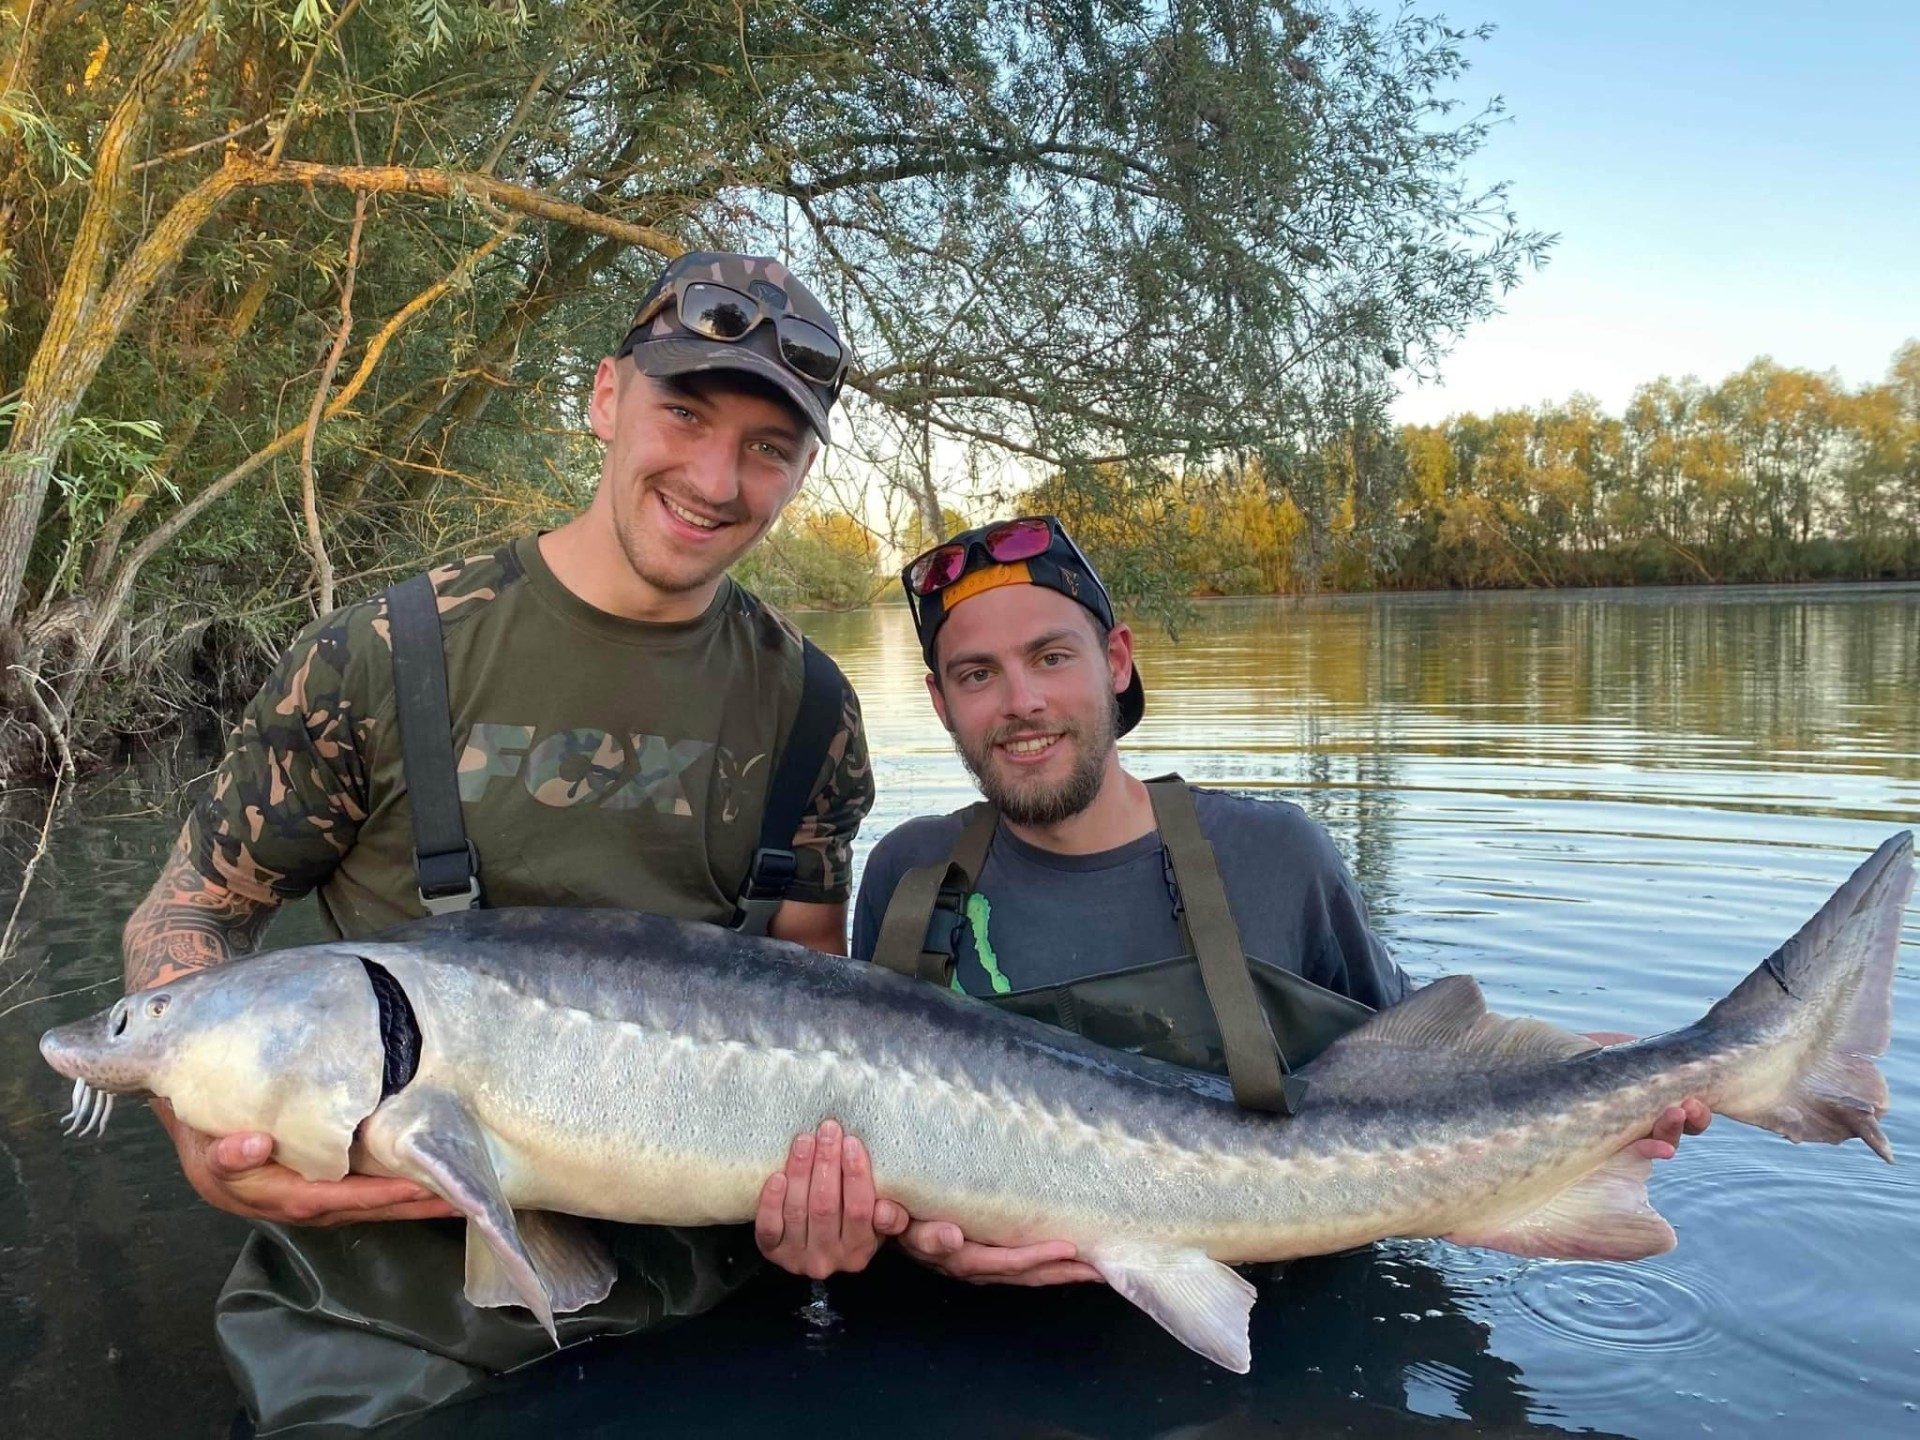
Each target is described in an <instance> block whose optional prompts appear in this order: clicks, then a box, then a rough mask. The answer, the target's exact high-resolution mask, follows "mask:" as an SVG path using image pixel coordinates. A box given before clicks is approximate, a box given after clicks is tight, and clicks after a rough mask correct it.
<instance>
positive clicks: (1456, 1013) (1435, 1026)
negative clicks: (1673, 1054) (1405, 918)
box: [1336, 975, 1600, 1064]
mask: <svg viewBox="0 0 1920 1440" xmlns="http://www.w3.org/2000/svg"><path fill="white" fill-rule="evenodd" d="M1364 1045H1377V1046H1384V1047H1390V1048H1392V1049H1397V1050H1421V1051H1429V1052H1433V1051H1441V1052H1446V1053H1448V1054H1451V1055H1454V1056H1474V1057H1477V1058H1478V1059H1480V1060H1482V1061H1485V1062H1491V1063H1494V1064H1499V1063H1502V1062H1510V1063H1514V1064H1519V1063H1522V1062H1526V1061H1538V1060H1565V1059H1568V1058H1570V1057H1572V1056H1575V1055H1584V1054H1586V1053H1587V1052H1588V1051H1589V1050H1598V1049H1599V1048H1600V1047H1599V1046H1598V1045H1596V1044H1595V1043H1594V1042H1593V1041H1591V1040H1589V1039H1587V1038H1586V1037H1585V1036H1583V1035H1575V1034H1574V1033H1573V1032H1572V1031H1570V1030H1562V1029H1561V1028H1560V1027H1559V1026H1557V1025H1549V1024H1548V1023H1547V1022H1546V1021H1544V1020H1533V1019H1528V1018H1524V1017H1522V1018H1519V1019H1512V1018H1509V1017H1507V1016H1505V1015H1494V1014H1492V1013H1490V1012H1489V1011H1488V1010H1487V1002H1486V999H1485V998H1484V997H1483V996H1482V995H1481V994H1480V985H1479V982H1478V981H1476V980H1475V979H1474V978H1473V977H1472V976H1471V975H1448V976H1446V977H1444V978H1442V979H1439V980H1436V981H1434V982H1433V983H1432V984H1431V985H1426V986H1423V987H1422V988H1420V989H1418V990H1416V991H1414V992H1413V994H1411V995H1409V996H1408V997H1407V998H1406V999H1405V1000H1402V1001H1401V1002H1400V1003H1399V1004H1398V1005H1395V1006H1394V1007H1393V1008H1392V1009H1390V1010H1383V1011H1381V1012H1380V1014H1378V1015H1376V1016H1375V1017H1374V1018H1373V1019H1371V1020H1369V1021H1368V1022H1367V1023H1366V1024H1365V1025H1363V1026H1361V1027H1360V1028H1359V1029H1358V1030H1356V1031H1354V1032H1353V1033H1352V1034H1351V1035H1348V1036H1345V1037H1344V1038H1343V1039H1341V1040H1340V1041H1339V1046H1354V1047H1356V1048H1357V1047H1359V1046H1364ZM1336 1048H1338V1046H1336Z"/></svg>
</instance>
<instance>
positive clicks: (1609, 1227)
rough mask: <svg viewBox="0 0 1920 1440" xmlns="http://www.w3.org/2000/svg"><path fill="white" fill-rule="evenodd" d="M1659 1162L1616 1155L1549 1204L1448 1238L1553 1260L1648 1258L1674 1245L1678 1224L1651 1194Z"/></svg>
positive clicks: (1458, 1241) (1455, 1242)
mask: <svg viewBox="0 0 1920 1440" xmlns="http://www.w3.org/2000/svg"><path fill="white" fill-rule="evenodd" d="M1652 1170H1653V1162H1652V1161H1651V1160H1648V1159H1646V1158H1645V1157H1643V1156H1639V1155H1634V1154H1631V1153H1626V1154H1620V1155H1615V1156H1614V1157H1613V1158H1612V1159H1610V1160H1608V1161H1607V1162H1606V1163H1605V1164H1604V1165H1601V1166H1600V1167H1599V1168H1598V1169H1596V1170H1592V1171H1590V1172H1588V1173H1587V1174H1586V1175H1584V1176H1582V1177H1581V1178H1580V1179H1579V1180H1577V1181H1575V1182H1574V1183H1573V1184H1572V1185H1569V1186H1568V1187H1567V1188H1566V1189H1565V1190H1562V1191H1561V1192H1560V1193H1559V1194H1558V1195H1555V1196H1554V1197H1553V1198H1552V1199H1551V1200H1548V1201H1547V1202H1546V1203H1545V1204H1543V1205H1539V1206H1537V1207H1535V1208H1534V1209H1532V1210H1529V1211H1526V1212H1525V1213H1524V1214H1520V1215H1515V1216H1510V1217H1508V1218H1506V1219H1504V1220H1502V1221H1499V1222H1497V1223H1496V1224H1494V1225H1491V1226H1489V1227H1487V1228H1486V1229H1477V1228H1476V1229H1471V1230H1459V1231H1455V1232H1454V1233H1452V1234H1450V1235H1448V1236H1447V1237H1446V1238H1447V1239H1448V1240H1451V1241H1452V1242H1453V1243H1454V1244H1456V1245H1478V1246H1480V1247H1481V1248H1483V1249H1487V1250H1504V1251H1506V1252H1507V1253H1508V1254H1510V1255H1534V1256H1539V1257H1542V1258H1545V1259H1553V1260H1644V1259H1646V1258H1647V1257H1648V1256H1649V1255H1663V1254H1665V1253H1666V1252H1667V1251H1669V1250H1671V1249H1672V1248H1673V1239H1674V1237H1673V1227H1672V1226H1671V1225H1669V1224H1667V1222H1666V1218H1665V1217H1664V1216H1663V1215H1661V1214H1660V1212H1659V1211H1658V1210H1655V1209H1654V1208H1653V1205H1652V1203H1651V1202H1650V1201H1649V1200H1648V1199H1647V1176H1648V1175H1649V1174H1651V1173H1652Z"/></svg>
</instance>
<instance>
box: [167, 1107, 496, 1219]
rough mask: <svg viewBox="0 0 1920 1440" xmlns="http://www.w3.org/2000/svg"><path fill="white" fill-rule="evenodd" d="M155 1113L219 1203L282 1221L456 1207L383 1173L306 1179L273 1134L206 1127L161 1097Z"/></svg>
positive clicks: (413, 1214)
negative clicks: (278, 1158)
mask: <svg viewBox="0 0 1920 1440" xmlns="http://www.w3.org/2000/svg"><path fill="white" fill-rule="evenodd" d="M153 1111H154V1114H156V1115H157V1116H159V1118H160V1124H161V1125H162V1126H163V1127H164V1128H165V1129H166V1132H167V1134H168V1136H169V1137H171V1138H172V1140H173V1143H174V1148H175V1149H177V1150H178V1151H179V1152H180V1169H181V1170H182V1172H184V1173H185V1175H186V1177H187V1183H188V1184H189V1185H191V1186H193V1188H194V1192H195V1193H196V1194H198V1195H199V1196H200V1198H201V1199H202V1200H204V1201H206V1202H207V1203H208V1204H209V1205H211V1206H213V1207H214V1208H215V1209H216V1210H225V1211H226V1212H227V1213H228V1214H229V1215H239V1216H241V1217H242V1218H244V1219H247V1220H272V1221H277V1222H279V1223H280V1224H282V1225H357V1224H360V1223H361V1222H362V1221H369V1220H437V1219H443V1218H445V1217H447V1216H449V1215H455V1214H458V1213H459V1212H458V1211H456V1210H455V1209H454V1208H453V1207H452V1206H451V1205H449V1204H447V1202H446V1201H444V1200H442V1199H441V1198H440V1197H439V1196H438V1195H435V1194H434V1193H433V1192H432V1191H430V1190H427V1189H424V1188H423V1187H421V1186H419V1185H416V1184H414V1183H413V1182H412V1181H411V1180H400V1179H396V1178H393V1177H390V1176H384V1175H349V1176H347V1177H346V1179H344V1180H306V1179H302V1178H301V1177H300V1175H298V1174H297V1173H296V1172H294V1171H292V1170H289V1169H288V1168H287V1167H286V1166H285V1165H281V1164H278V1163H277V1162H275V1160H274V1159H273V1137H272V1136H270V1135H250V1134H243V1135H225V1136H221V1137H219V1138H217V1139H216V1138H215V1137H214V1136H212V1135H203V1134H201V1132H200V1131H198V1130H195V1129H193V1128H191V1127H190V1126H188V1125H187V1124H186V1123H185V1122H184V1121H182V1120H180V1119H179V1118H178V1117H177V1116H175V1114H174V1113H173V1107H172V1106H171V1105H169V1104H168V1103H167V1102H166V1101H165V1100H155V1101H154V1102H153Z"/></svg>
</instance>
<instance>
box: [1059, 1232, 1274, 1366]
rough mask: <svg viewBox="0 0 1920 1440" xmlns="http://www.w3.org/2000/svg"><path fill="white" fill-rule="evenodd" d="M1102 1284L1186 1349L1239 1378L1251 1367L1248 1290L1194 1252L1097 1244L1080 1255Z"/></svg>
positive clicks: (1217, 1264) (1250, 1300)
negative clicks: (1099, 1275) (1163, 1328)
mask: <svg viewBox="0 0 1920 1440" xmlns="http://www.w3.org/2000/svg"><path fill="white" fill-rule="evenodd" d="M1086 1260H1087V1263H1088V1264H1090V1265H1092V1266H1093V1268H1094V1269H1096V1270H1098V1271H1099V1272H1100V1274H1101V1276H1102V1277H1103V1278H1104V1279H1105V1280H1106V1282H1107V1283H1108V1284H1109V1285H1111V1286H1112V1287H1113V1288H1114V1289H1115V1290H1118V1291H1119V1292H1120V1293H1121V1294H1122V1295H1124V1296H1126V1298H1127V1299H1129V1300H1131V1301H1132V1302H1133V1303H1134V1304H1135V1305H1138V1306H1139V1307H1140V1308H1141V1309H1142V1310H1144V1311H1146V1312H1147V1314H1148V1315H1150V1316H1152V1317H1153V1318H1154V1320H1156V1321H1157V1322H1159V1324H1161V1325H1162V1326H1164V1327H1165V1328H1166V1330H1167V1332H1168V1333H1169V1334H1171V1335H1172V1336H1173V1337H1174V1339H1176V1340H1178V1341H1179V1342H1180V1343H1181V1344H1183V1345H1185V1346H1186V1347H1187V1348H1188V1349H1190V1350H1193V1351H1195V1352H1197V1353H1199V1354H1201V1355H1204V1356H1206V1358H1207V1359H1209V1360H1211V1361H1213V1363H1214V1364H1216V1365H1220V1366H1223V1367H1225V1368H1226V1369H1228V1370H1231V1371H1233V1372H1234V1373H1235V1374H1236V1375H1244V1374H1246V1373H1247V1372H1248V1371H1249V1370H1251V1369H1252V1368H1253V1349H1252V1345H1251V1343H1250V1341H1249V1340H1248V1338H1247V1316H1248V1315H1249V1314H1250V1313H1251V1312H1252V1310H1253V1301H1254V1296H1255V1294H1256V1293H1257V1292H1256V1291H1255V1290H1254V1288H1253V1286H1252V1285H1250V1284H1248V1283H1247V1281H1246V1280H1245V1279H1243V1278H1242V1277H1241V1276H1239V1275H1237V1274H1235V1273H1234V1272H1233V1271H1232V1270H1230V1269H1228V1268H1227V1267H1226V1266H1225V1265H1222V1264H1221V1263H1220V1262H1219V1261H1218V1260H1214V1259H1211V1258H1209V1257H1208V1256H1207V1255H1206V1254H1205V1253H1203V1252H1202V1251H1199V1250H1191V1249H1188V1250H1168V1249H1162V1248H1157V1247H1154V1246H1150V1245H1130V1244H1111V1245H1103V1246H1101V1247H1099V1248H1098V1249H1096V1250H1094V1251H1092V1252H1090V1253H1089V1254H1087V1256H1086Z"/></svg>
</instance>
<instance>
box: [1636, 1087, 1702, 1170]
mask: <svg viewBox="0 0 1920 1440" xmlns="http://www.w3.org/2000/svg"><path fill="white" fill-rule="evenodd" d="M1712 1120H1713V1112H1712V1111H1711V1110H1709V1109H1708V1108H1707V1106H1706V1102H1705V1101H1703V1100H1698V1099H1695V1098H1694V1097H1693V1096H1691V1095H1689V1096H1688V1097H1687V1098H1686V1099H1685V1100H1683V1101H1682V1102H1681V1103H1680V1104H1678V1105H1670V1106H1668V1107H1667V1109H1666V1112H1665V1113H1664V1114H1662V1115H1661V1117H1660V1118H1659V1119H1658V1120H1657V1121H1655V1122H1654V1126H1653V1133H1652V1134H1651V1135H1649V1136H1648V1137H1647V1138H1646V1139H1644V1140H1636V1141H1634V1142H1633V1144H1631V1145H1629V1146H1628V1147H1627V1148H1628V1149H1629V1150H1631V1151H1632V1152H1633V1153H1634V1154H1636V1155H1639V1156H1641V1157H1642V1158H1644V1159H1647V1160H1671V1159H1672V1158H1673V1157H1674V1155H1675V1154H1676V1153H1677V1152H1678V1151H1679V1149H1680V1137H1681V1136H1682V1135H1683V1134H1684V1135H1698V1134H1699V1133H1700V1132H1701V1131H1702V1130H1705V1129H1706V1128H1707V1126H1708V1124H1709V1123H1710V1122H1711V1121H1712Z"/></svg>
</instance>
